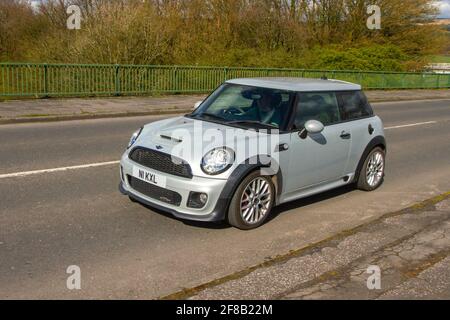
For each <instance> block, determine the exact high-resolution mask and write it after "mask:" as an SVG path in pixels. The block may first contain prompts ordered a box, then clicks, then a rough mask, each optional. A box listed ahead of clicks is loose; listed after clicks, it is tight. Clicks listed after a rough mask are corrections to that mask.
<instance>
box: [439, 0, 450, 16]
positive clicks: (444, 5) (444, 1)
mask: <svg viewBox="0 0 450 320" xmlns="http://www.w3.org/2000/svg"><path fill="white" fill-rule="evenodd" d="M436 5H437V6H438V7H439V9H440V11H441V14H440V15H439V16H438V17H439V18H449V19H450V0H441V1H436Z"/></svg>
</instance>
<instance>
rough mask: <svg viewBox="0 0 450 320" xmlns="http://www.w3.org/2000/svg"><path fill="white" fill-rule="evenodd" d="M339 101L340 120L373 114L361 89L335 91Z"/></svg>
mask: <svg viewBox="0 0 450 320" xmlns="http://www.w3.org/2000/svg"><path fill="white" fill-rule="evenodd" d="M337 95H338V97H339V101H340V107H341V116H342V120H344V121H345V120H355V119H360V118H366V117H370V116H373V110H372V108H371V107H370V104H369V102H368V101H367V98H366V96H365V94H364V93H363V92H362V91H349V92H338V93H337Z"/></svg>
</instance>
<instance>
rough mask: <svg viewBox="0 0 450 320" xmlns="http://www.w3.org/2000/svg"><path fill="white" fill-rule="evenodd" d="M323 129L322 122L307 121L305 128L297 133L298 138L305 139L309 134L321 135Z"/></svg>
mask: <svg viewBox="0 0 450 320" xmlns="http://www.w3.org/2000/svg"><path fill="white" fill-rule="evenodd" d="M323 129H325V127H324V125H323V123H322V122H320V121H317V120H309V121H307V122H306V123H305V128H304V129H303V130H302V131H300V132H299V136H300V138H302V139H306V137H307V136H308V133H309V134H317V133H321V132H322V131H323Z"/></svg>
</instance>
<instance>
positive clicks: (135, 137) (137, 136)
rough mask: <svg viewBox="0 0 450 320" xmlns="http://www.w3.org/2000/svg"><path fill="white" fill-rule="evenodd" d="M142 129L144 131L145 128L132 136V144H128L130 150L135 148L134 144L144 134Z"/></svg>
mask: <svg viewBox="0 0 450 320" xmlns="http://www.w3.org/2000/svg"><path fill="white" fill-rule="evenodd" d="M142 129H144V128H140V129H139V130H138V131H136V132H135V133H133V135H132V136H131V139H130V143H128V149H129V148H131V147H132V146H133V144H134V143H135V142H136V140H137V139H138V138H139V136H140V135H141V133H142Z"/></svg>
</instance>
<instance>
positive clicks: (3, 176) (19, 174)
mask: <svg viewBox="0 0 450 320" xmlns="http://www.w3.org/2000/svg"><path fill="white" fill-rule="evenodd" d="M119 163H120V161H110V162H100V163H91V164H85V165H81V166H73V167H62V168H53V169H44V170H35V171H24V172H15V173H7V174H0V179H6V178H17V177H26V176H32V175H37V174H43V173H54V172H61V171H69V170H78V169H87V168H95V167H105V166H112V165H116V164H119Z"/></svg>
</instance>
